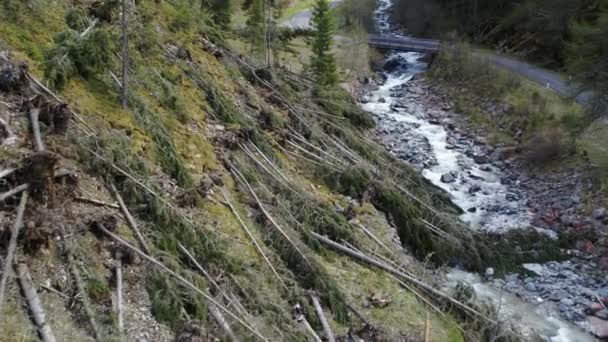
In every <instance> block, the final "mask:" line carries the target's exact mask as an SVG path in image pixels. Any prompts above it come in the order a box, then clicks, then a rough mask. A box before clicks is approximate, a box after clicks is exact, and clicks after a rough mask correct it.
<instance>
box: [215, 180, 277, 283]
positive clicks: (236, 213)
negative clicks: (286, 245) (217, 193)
mask: <svg viewBox="0 0 608 342" xmlns="http://www.w3.org/2000/svg"><path fill="white" fill-rule="evenodd" d="M222 196H224V200H225V201H226V205H227V206H228V208H230V211H231V212H232V214H233V215H234V217H236V219H237V221H239V224H240V225H241V227H242V228H243V230H245V233H247V236H248V237H249V239H250V240H251V242H253V245H254V246H255V248H256V250H257V251H258V253H260V255H261V256H262V258H264V261H266V264H268V266H269V267H270V269H271V270H272V273H273V274H274V275H275V277H276V278H277V280H278V281H279V283H281V285H282V286H283V288H284V289H285V290H287V285H285V283H284V282H283V280H282V279H281V276H279V273H278V272H277V270H276V269H275V268H274V266H272V263H271V262H270V259H268V257H267V256H266V254H265V253H264V251H263V250H262V246H260V244H259V243H258V242H257V240H256V239H255V237H254V236H253V234H252V233H251V231H250V230H249V228H247V225H246V224H245V222H244V221H243V219H241V216H240V215H239V213H238V211H237V210H236V208H235V207H234V206H233V205H232V203H231V202H230V200H229V199H228V196H227V195H226V193H225V192H224V189H222Z"/></svg>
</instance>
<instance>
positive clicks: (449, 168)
mask: <svg viewBox="0 0 608 342" xmlns="http://www.w3.org/2000/svg"><path fill="white" fill-rule="evenodd" d="M421 57H422V55H421V54H419V53H415V52H406V53H395V54H394V55H393V56H390V57H389V59H391V58H398V59H400V60H403V61H405V63H406V64H407V68H406V72H399V73H393V74H387V77H388V78H387V80H386V82H385V83H384V84H383V85H382V86H380V88H379V89H378V90H376V91H374V92H372V93H371V94H370V96H369V98H368V101H369V102H368V103H366V104H364V105H363V108H364V109H366V110H368V111H370V112H373V113H376V114H380V116H381V117H382V116H386V117H388V118H391V119H393V120H395V121H397V122H406V123H410V124H413V125H414V127H417V128H416V133H418V134H421V135H423V136H424V137H425V138H426V140H427V141H428V143H429V145H430V146H431V150H432V153H433V154H434V157H435V159H436V161H437V165H434V166H431V167H430V168H426V169H424V171H423V175H424V176H425V177H426V178H428V179H429V180H431V181H432V182H433V183H434V184H436V185H437V186H439V187H441V188H443V189H444V190H446V191H447V192H448V193H450V195H451V197H452V200H453V201H454V203H456V204H457V205H458V206H459V207H461V208H463V209H464V210H465V214H463V215H462V217H461V218H462V219H463V221H465V222H468V223H470V225H471V226H472V227H474V228H481V229H486V230H489V231H505V230H508V229H513V228H521V227H526V226H529V223H530V219H531V215H530V213H529V212H528V211H527V209H526V206H525V205H524V203H521V201H507V200H506V196H507V194H508V193H509V191H508V189H507V188H506V186H504V185H503V184H501V182H500V176H499V173H498V170H495V168H493V167H491V166H488V165H485V167H484V169H485V170H482V166H480V165H478V164H476V163H475V162H474V160H473V159H472V158H471V157H469V156H467V155H465V154H464V153H462V151H458V150H456V149H453V148H449V146H448V141H447V137H448V133H447V131H446V129H445V128H444V127H443V126H442V125H438V124H436V123H431V122H429V121H428V119H426V118H425V115H424V110H425V108H421V106H419V104H416V103H408V106H407V108H397V109H395V108H393V109H391V106H392V105H393V104H394V103H395V102H396V101H398V100H400V99H397V98H394V97H391V92H392V91H391V89H392V88H394V87H396V86H400V85H402V84H405V83H407V82H408V81H409V80H410V79H411V78H412V77H413V76H414V75H416V74H418V73H421V72H424V71H425V70H426V64H424V63H422V62H420V61H419V59H420V58H421ZM380 99H383V100H382V101H383V102H380ZM487 170H489V171H487ZM449 172H453V173H454V174H457V175H458V177H457V179H456V181H455V182H452V183H449V184H448V183H443V182H441V176H442V175H444V174H446V173H449ZM472 186H478V187H479V188H480V189H481V190H480V191H478V192H476V193H474V194H470V193H469V189H470V188H471V187H472ZM497 207H500V210H499V211H497V210H495V208H497ZM469 208H475V211H471V212H469V211H467V209H469Z"/></svg>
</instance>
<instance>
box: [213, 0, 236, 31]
mask: <svg viewBox="0 0 608 342" xmlns="http://www.w3.org/2000/svg"><path fill="white" fill-rule="evenodd" d="M208 1H209V9H210V10H211V14H212V16H213V22H214V23H215V24H216V25H217V26H219V27H220V28H222V29H226V28H228V25H230V20H231V18H232V14H231V11H232V5H231V3H232V1H231V0H208Z"/></svg>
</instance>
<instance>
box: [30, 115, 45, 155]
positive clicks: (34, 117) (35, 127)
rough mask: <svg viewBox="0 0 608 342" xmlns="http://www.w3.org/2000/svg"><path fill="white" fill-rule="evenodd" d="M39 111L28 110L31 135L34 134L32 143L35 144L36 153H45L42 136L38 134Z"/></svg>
mask: <svg viewBox="0 0 608 342" xmlns="http://www.w3.org/2000/svg"><path fill="white" fill-rule="evenodd" d="M39 116H40V109H39V108H32V109H30V123H31V124H32V133H33V134H34V142H35V143H36V151H38V152H42V151H45V150H46V148H45V147H44V143H43V142H42V135H41V134H40V120H39Z"/></svg>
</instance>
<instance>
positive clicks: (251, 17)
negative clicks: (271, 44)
mask: <svg viewBox="0 0 608 342" xmlns="http://www.w3.org/2000/svg"><path fill="white" fill-rule="evenodd" d="M245 6H247V8H246V9H247V29H248V32H247V35H248V38H249V43H250V44H251V54H253V55H259V54H261V53H262V51H264V47H265V22H264V21H265V20H264V0H249V1H247V2H246V3H245V5H244V6H243V7H245Z"/></svg>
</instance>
